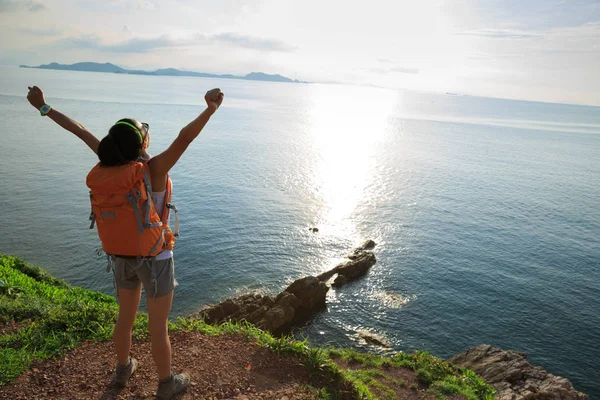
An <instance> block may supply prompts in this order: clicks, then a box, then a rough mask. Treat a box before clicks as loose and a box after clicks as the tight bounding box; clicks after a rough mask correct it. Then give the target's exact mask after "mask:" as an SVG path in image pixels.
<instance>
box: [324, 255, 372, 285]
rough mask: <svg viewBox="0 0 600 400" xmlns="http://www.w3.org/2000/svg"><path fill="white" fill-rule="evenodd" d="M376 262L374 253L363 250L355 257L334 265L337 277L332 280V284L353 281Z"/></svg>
mask: <svg viewBox="0 0 600 400" xmlns="http://www.w3.org/2000/svg"><path fill="white" fill-rule="evenodd" d="M376 262H377V259H376V258H375V254H373V253H372V252H370V251H363V252H361V253H360V254H358V255H357V256H356V258H355V259H353V260H350V261H346V262H345V263H343V264H340V265H338V266H337V267H335V270H336V272H337V273H338V277H337V278H336V280H335V281H334V282H333V286H341V285H343V284H345V283H347V282H350V281H353V280H355V279H357V278H360V277H361V276H363V275H365V274H366V273H367V271H369V269H370V268H371V267H372V266H373V265H374V264H375V263H376Z"/></svg>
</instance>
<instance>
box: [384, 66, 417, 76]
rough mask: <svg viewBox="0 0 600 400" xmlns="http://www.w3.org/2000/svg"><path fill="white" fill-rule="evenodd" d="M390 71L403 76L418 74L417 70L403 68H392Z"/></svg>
mask: <svg viewBox="0 0 600 400" xmlns="http://www.w3.org/2000/svg"><path fill="white" fill-rule="evenodd" d="M390 71H393V72H402V73H403V74H418V73H419V69H418V68H405V67H394V68H391V69H390Z"/></svg>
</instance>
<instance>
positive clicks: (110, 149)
mask: <svg viewBox="0 0 600 400" xmlns="http://www.w3.org/2000/svg"><path fill="white" fill-rule="evenodd" d="M223 97H224V95H223V93H222V92H221V90H220V89H212V90H210V91H208V92H207V93H206V95H205V96H204V99H205V101H206V104H207V108H206V109H205V110H204V111H203V112H202V113H201V114H200V115H199V116H198V117H197V118H196V119H194V120H193V121H192V122H190V123H189V124H188V125H187V126H185V127H184V128H183V129H182V130H181V131H180V132H179V135H178V136H177V138H176V139H175V140H174V141H173V143H172V144H171V145H170V146H169V148H168V149H167V150H165V151H163V152H162V153H160V154H159V155H157V156H155V157H152V158H150V157H149V156H148V153H147V148H148V146H149V144H150V135H149V130H148V125H147V124H142V123H140V122H138V121H137V120H134V119H122V120H120V121H117V123H115V125H113V126H112V127H111V128H110V130H109V134H108V135H107V136H106V137H105V138H104V139H102V141H99V140H98V139H97V138H96V137H95V136H94V135H93V134H92V133H91V132H89V131H88V130H87V129H86V128H85V127H84V126H83V125H81V124H80V123H78V122H76V121H74V120H72V119H71V118H69V117H68V116H66V115H64V114H62V113H60V112H59V111H58V110H56V109H53V108H52V107H50V106H49V105H48V104H47V103H46V100H45V99H44V93H43V92H42V90H41V89H40V88H38V87H37V86H33V87H29V93H28V94H27V99H28V100H29V102H30V103H31V105H32V106H33V107H35V108H36V109H37V110H39V111H40V114H41V115H42V116H48V117H49V118H50V119H52V120H53V121H54V122H56V123H57V124H58V125H60V126H61V127H63V128H64V129H66V130H68V131H70V132H71V133H73V134H75V135H76V136H77V137H79V138H80V139H81V140H83V142H85V143H86V144H87V145H88V147H89V148H90V149H92V151H93V152H94V153H96V154H97V155H98V157H99V159H100V164H99V166H101V167H106V168H110V167H111V166H119V165H127V164H128V163H131V162H133V161H142V160H147V163H148V169H149V171H150V175H151V176H150V178H151V179H150V180H151V182H152V184H151V186H152V187H151V192H152V200H153V203H154V207H155V209H156V210H160V209H162V208H163V205H164V203H165V191H166V190H167V186H168V185H169V183H170V181H169V179H168V172H169V170H170V169H171V168H172V167H173V166H174V165H175V163H176V162H177V161H178V160H179V158H180V157H181V155H182V154H183V153H184V152H185V150H186V149H187V147H188V146H189V145H190V143H191V142H192V141H193V140H194V139H195V138H196V137H197V136H198V135H199V134H200V132H201V131H202V129H203V128H204V126H205V125H206V123H207V122H208V120H209V119H210V117H211V116H212V115H213V114H214V113H215V112H216V111H217V110H218V108H219V106H220V105H221V103H222V102H223ZM167 201H168V200H167ZM171 248H172V246H171ZM110 259H111V264H112V267H113V272H114V275H115V282H116V286H117V297H118V301H119V316H118V320H117V323H116V325H115V329H114V334H113V340H114V344H115V350H116V353H117V366H116V372H115V377H114V380H113V383H114V384H115V385H117V386H121V387H123V386H125V385H126V384H127V381H128V379H129V377H130V376H131V375H132V374H133V373H134V372H135V370H136V368H137V361H136V360H135V359H134V358H131V357H130V356H129V354H130V350H131V334H132V328H133V323H134V321H135V317H136V314H137V310H138V306H139V302H140V298H141V293H142V292H141V288H142V285H143V286H144V289H145V290H146V297H147V305H148V328H149V331H150V338H151V342H152V357H153V359H154V362H155V364H156V368H157V372H158V377H159V384H158V390H157V394H156V398H157V399H160V400H166V399H171V398H172V397H174V396H175V395H176V394H178V393H181V392H183V391H184V390H185V389H186V388H187V386H188V385H189V381H190V377H189V375H188V374H185V373H182V374H179V375H173V373H172V372H171V344H170V341H169V336H168V325H167V324H168V316H169V313H170V311H171V304H172V300H173V289H174V287H175V278H174V263H173V252H172V250H170V249H169V248H168V247H167V248H166V249H165V250H163V251H161V252H160V253H159V254H158V255H156V256H155V257H149V258H142V259H141V261H140V258H139V257H137V258H135V257H119V256H118V255H117V256H114V255H113V256H110Z"/></svg>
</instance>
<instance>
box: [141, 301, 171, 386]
mask: <svg viewBox="0 0 600 400" xmlns="http://www.w3.org/2000/svg"><path fill="white" fill-rule="evenodd" d="M147 303H148V328H149V330H150V339H151V341H152V358H154V363H155V364H156V369H157V370H158V378H159V379H160V380H165V379H167V378H169V377H170V376H171V342H170V341H169V330H168V325H167V322H168V318H169V313H170V312H171V304H172V303H173V291H171V293H169V294H167V295H165V296H161V297H157V298H156V299H152V298H149V299H147Z"/></svg>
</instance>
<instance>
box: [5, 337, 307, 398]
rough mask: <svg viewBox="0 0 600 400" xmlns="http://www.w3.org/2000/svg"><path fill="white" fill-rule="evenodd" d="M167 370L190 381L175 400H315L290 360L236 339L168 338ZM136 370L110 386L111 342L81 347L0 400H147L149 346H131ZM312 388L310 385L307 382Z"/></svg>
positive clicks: (36, 370) (150, 393)
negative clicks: (170, 361) (123, 384)
mask: <svg viewBox="0 0 600 400" xmlns="http://www.w3.org/2000/svg"><path fill="white" fill-rule="evenodd" d="M171 344H172V347H173V369H174V371H175V372H176V373H177V372H182V371H185V372H187V373H189V374H190V376H191V381H192V383H191V385H190V387H189V388H188V390H187V392H186V393H185V394H183V395H181V396H179V397H178V399H238V400H256V399H278V400H294V399H295V400H305V399H316V398H317V396H316V395H315V394H314V393H311V392H310V391H309V390H308V389H306V388H305V387H304V386H303V385H307V384H309V383H310V377H309V375H308V373H307V370H306V368H305V367H304V366H302V365H301V364H300V362H299V360H298V359H297V358H295V357H293V356H282V355H276V354H274V353H272V352H271V351H269V350H267V349H264V348H261V347H259V346H258V345H256V344H255V343H254V342H253V341H251V340H250V339H247V338H244V337H241V336H217V337H207V336H204V335H202V334H199V333H195V332H193V333H189V332H186V333H175V334H172V335H171ZM132 355H133V357H135V358H136V359H137V360H138V361H139V368H138V370H137V371H136V372H135V374H134V375H133V376H132V377H131V379H130V381H129V383H128V385H127V387H126V388H124V389H122V390H117V389H114V388H112V387H111V386H110V383H111V379H112V377H113V372H114V363H115V356H114V349H113V345H112V343H111V342H103V343H86V344H84V345H82V346H81V347H79V348H77V349H75V350H73V351H71V352H69V353H68V354H67V355H66V356H65V357H63V358H62V359H58V360H48V361H44V362H39V363H37V364H36V365H33V366H32V367H31V369H30V370H29V371H27V372H26V373H24V374H23V375H21V376H20V377H19V378H18V379H17V380H16V381H15V382H13V383H12V384H10V385H7V386H4V387H1V388H0V399H2V400H4V399H11V400H13V399H32V400H33V399H69V400H71V399H86V400H89V399H101V400H109V399H129V400H133V399H153V398H154V395H155V391H156V386H157V379H158V377H157V375H156V371H155V368H154V362H153V361H152V356H151V348H150V342H149V341H147V340H146V341H143V342H138V343H134V345H133V351H132ZM313 385H314V383H313Z"/></svg>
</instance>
